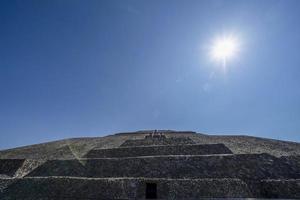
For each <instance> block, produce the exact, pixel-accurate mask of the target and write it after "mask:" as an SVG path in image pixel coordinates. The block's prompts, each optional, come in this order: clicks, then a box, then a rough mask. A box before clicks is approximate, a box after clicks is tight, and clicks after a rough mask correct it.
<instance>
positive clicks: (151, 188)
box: [146, 183, 157, 199]
mask: <svg viewBox="0 0 300 200" xmlns="http://www.w3.org/2000/svg"><path fill="white" fill-rule="evenodd" d="M146 199H157V184H156V183H146Z"/></svg>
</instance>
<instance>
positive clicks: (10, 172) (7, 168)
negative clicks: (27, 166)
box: [0, 159, 25, 176]
mask: <svg viewBox="0 0 300 200" xmlns="http://www.w3.org/2000/svg"><path fill="white" fill-rule="evenodd" d="M24 161H25V159H0V175H7V176H14V174H15V173H16V171H17V170H18V169H19V168H20V167H21V166H22V165H23V163H24Z"/></svg>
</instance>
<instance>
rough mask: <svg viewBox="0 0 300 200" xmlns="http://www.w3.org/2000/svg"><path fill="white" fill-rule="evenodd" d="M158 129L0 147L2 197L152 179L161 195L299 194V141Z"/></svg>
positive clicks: (59, 193) (42, 197) (85, 193)
mask: <svg viewBox="0 0 300 200" xmlns="http://www.w3.org/2000/svg"><path fill="white" fill-rule="evenodd" d="M153 133H157V132H156V131H154V132H153V131H139V132H133V133H121V134H117V135H113V136H107V137H103V138H75V139H68V140H62V141H56V142H50V143H45V144H40V145H32V146H28V147H21V148H16V149H12V150H5V151H0V199H1V200H19V199H22V200H54V199H55V200H60V199H61V200H67V199H68V200H69V199H75V200H83V199H93V200H94V199H95V200H96V199H97V200H99V199H103V200H108V199H120V200H121V199H123V200H124V199H132V200H133V199H145V198H146V191H147V187H148V186H149V185H152V187H154V186H155V188H157V190H156V192H157V194H156V196H157V198H159V199H185V200H187V199H190V200H196V199H197V200H199V199H201V198H281V199H283V198H300V197H299V190H300V188H299V186H300V183H299V180H300V144H299V143H293V142H284V141H277V140H270V139H263V138H254V137H248V136H209V135H204V134H197V133H195V132H189V131H188V132H176V131H169V130H168V131H158V133H159V134H153ZM161 133H163V134H161ZM153 135H154V136H153ZM16 158H18V159H16ZM153 191H155V190H153ZM153 191H152V192H153Z"/></svg>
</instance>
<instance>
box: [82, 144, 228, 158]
mask: <svg viewBox="0 0 300 200" xmlns="http://www.w3.org/2000/svg"><path fill="white" fill-rule="evenodd" d="M208 154H232V152H231V151H230V149H228V148H227V147H226V146H225V145H224V144H202V145H196V144H195V145H177V146H175V145H172V146H137V147H120V148H113V149H93V150H91V151H90V152H89V153H88V154H87V155H85V156H84V157H86V158H115V157H136V156H155V155H208Z"/></svg>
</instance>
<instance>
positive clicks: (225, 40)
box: [210, 36, 239, 67]
mask: <svg viewBox="0 0 300 200" xmlns="http://www.w3.org/2000/svg"><path fill="white" fill-rule="evenodd" d="M238 51H239V42H238V40H237V38H235V37H233V36H223V37H220V38H217V39H216V40H215V41H214V42H213V44H212V46H211V51H210V54H211V57H212V58H213V59H214V60H217V61H221V62H222V63H223V67H226V62H227V61H228V60H229V59H231V58H233V57H234V56H236V54H237V53H238Z"/></svg>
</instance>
